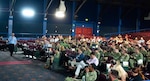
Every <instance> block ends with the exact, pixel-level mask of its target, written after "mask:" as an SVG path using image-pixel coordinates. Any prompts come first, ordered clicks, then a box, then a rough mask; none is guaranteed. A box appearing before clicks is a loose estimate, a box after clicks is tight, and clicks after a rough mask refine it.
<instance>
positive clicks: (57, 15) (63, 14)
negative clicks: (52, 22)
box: [55, 11, 65, 18]
mask: <svg viewBox="0 0 150 81" xmlns="http://www.w3.org/2000/svg"><path fill="white" fill-rule="evenodd" d="M55 16H56V17H57V18H64V17H65V13H64V12H62V11H56V13H55Z"/></svg>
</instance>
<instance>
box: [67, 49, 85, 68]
mask: <svg viewBox="0 0 150 81" xmlns="http://www.w3.org/2000/svg"><path fill="white" fill-rule="evenodd" d="M82 60H84V54H83V53H82V50H81V49H78V53H77V56H76V57H75V58H74V59H72V60H69V63H70V64H71V67H70V68H74V67H75V66H76V65H77V64H78V63H79V62H80V61H82Z"/></svg>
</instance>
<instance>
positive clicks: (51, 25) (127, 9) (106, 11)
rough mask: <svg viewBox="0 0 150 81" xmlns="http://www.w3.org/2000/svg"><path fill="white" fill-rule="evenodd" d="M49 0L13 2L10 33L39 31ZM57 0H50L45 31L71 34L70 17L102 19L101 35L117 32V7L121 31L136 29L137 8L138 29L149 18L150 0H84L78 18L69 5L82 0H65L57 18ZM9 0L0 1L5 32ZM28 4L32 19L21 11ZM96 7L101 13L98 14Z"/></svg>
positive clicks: (149, 25) (148, 24)
mask: <svg viewBox="0 0 150 81" xmlns="http://www.w3.org/2000/svg"><path fill="white" fill-rule="evenodd" d="M49 1H50V0H45V2H44V0H16V2H15V5H14V13H13V15H14V22H13V32H15V33H42V26H43V17H44V15H43V12H44V10H45V9H44V4H46V6H47V4H48V2H49ZM59 1H60V0H53V2H52V4H51V6H50V8H49V10H48V13H49V15H48V26H47V30H48V34H71V29H72V19H75V20H76V21H85V19H86V18H88V20H89V21H88V22H95V23H97V22H98V21H100V22H101V24H100V35H104V34H106V33H113V32H117V31H118V23H119V8H120V7H121V18H122V25H121V27H122V28H121V32H123V31H130V30H135V29H136V21H137V18H138V10H139V11H140V15H139V18H140V21H141V23H140V24H141V26H140V29H146V28H150V21H149V20H144V17H146V16H148V14H149V12H150V0H87V1H86V2H85V3H84V4H83V6H82V7H81V8H80V9H79V11H78V12H77V14H76V15H77V17H75V18H74V17H73V15H72V9H73V8H72V4H73V2H75V10H76V9H77V8H78V7H79V6H80V5H81V4H82V2H83V1H84V0H65V1H66V2H65V4H66V7H67V11H66V17H65V18H64V19H57V18H55V16H54V13H55V10H56V8H58V6H59ZM10 3H11V0H0V32H1V33H7V29H8V28H7V26H8V17H9V12H8V10H9V5H10ZM25 7H31V8H33V9H34V10H35V12H36V15H35V16H34V17H33V18H25V17H23V16H22V15H21V10H22V9H23V8H25ZM98 8H99V9H100V13H99V14H98Z"/></svg>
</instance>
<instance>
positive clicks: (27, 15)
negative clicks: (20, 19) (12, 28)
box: [22, 8, 35, 17]
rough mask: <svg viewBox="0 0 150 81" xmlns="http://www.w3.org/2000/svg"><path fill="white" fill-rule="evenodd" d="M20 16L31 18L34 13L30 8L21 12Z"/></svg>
mask: <svg viewBox="0 0 150 81" xmlns="http://www.w3.org/2000/svg"><path fill="white" fill-rule="evenodd" d="M22 15H23V16H25V17H33V16H34V15H35V12H34V10H32V9H30V8H26V9H23V10H22Z"/></svg>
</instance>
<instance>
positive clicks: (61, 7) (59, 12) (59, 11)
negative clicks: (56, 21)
mask: <svg viewBox="0 0 150 81" xmlns="http://www.w3.org/2000/svg"><path fill="white" fill-rule="evenodd" d="M65 12H66V6H65V1H62V0H60V5H59V8H58V9H56V13H55V16H56V17H57V18H64V17H65Z"/></svg>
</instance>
